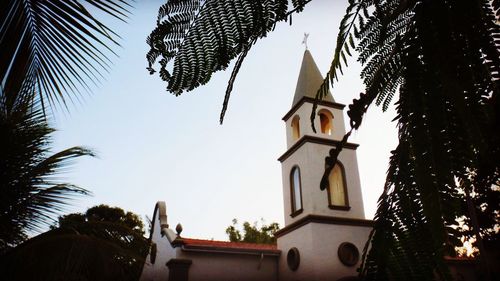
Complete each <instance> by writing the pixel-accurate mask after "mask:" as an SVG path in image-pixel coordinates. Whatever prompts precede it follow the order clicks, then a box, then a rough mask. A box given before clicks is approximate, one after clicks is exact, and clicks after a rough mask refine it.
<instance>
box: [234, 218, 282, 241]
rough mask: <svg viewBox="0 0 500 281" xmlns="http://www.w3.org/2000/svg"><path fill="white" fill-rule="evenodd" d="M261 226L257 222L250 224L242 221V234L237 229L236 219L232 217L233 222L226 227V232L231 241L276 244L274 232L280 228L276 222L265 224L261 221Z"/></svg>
mask: <svg viewBox="0 0 500 281" xmlns="http://www.w3.org/2000/svg"><path fill="white" fill-rule="evenodd" d="M261 224H262V226H260V227H259V226H258V224H257V222H254V224H253V225H251V224H250V223H249V222H247V221H246V222H244V223H243V235H242V234H241V231H240V230H239V229H238V228H239V227H238V221H237V220H236V219H233V224H232V225H230V226H228V227H227V228H226V234H227V236H228V238H229V241H231V242H246V243H259V244H276V237H274V234H275V233H276V232H277V231H278V230H279V229H280V227H279V225H278V223H276V222H273V223H271V224H269V225H266V224H265V223H264V221H263V220H262V221H261Z"/></svg>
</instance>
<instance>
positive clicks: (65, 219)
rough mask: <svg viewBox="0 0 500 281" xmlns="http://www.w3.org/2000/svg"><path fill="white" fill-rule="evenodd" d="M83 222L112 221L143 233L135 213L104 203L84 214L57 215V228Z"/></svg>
mask: <svg viewBox="0 0 500 281" xmlns="http://www.w3.org/2000/svg"><path fill="white" fill-rule="evenodd" d="M85 222H109V223H114V224H118V225H122V226H124V227H126V228H128V229H130V230H131V231H134V232H136V233H137V234H138V235H141V236H143V235H144V223H143V222H142V220H141V218H140V217H139V216H138V215H137V214H134V213H132V212H125V211H124V210H123V209H122V208H119V207H110V206H108V205H104V204H101V205H98V206H94V207H92V208H89V209H88V210H87V211H86V212H85V213H84V214H82V213H72V214H68V215H64V216H61V217H59V228H71V227H75V226H77V225H79V224H83V223H85Z"/></svg>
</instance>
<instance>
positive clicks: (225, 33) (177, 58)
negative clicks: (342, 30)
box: [146, 0, 310, 123]
mask: <svg viewBox="0 0 500 281" xmlns="http://www.w3.org/2000/svg"><path fill="white" fill-rule="evenodd" d="M309 1H310V0H309ZM309 1H307V0H294V1H292V5H290V4H289V3H288V0H263V1H248V0H215V1H214V0H184V1H183V0H173V1H167V3H166V4H164V5H162V6H161V7H160V10H159V12H158V20H157V27H156V28H155V29H154V30H153V31H152V32H151V34H150V35H149V36H148V39H147V43H148V44H149V46H150V47H151V50H150V51H149V52H148V54H147V56H146V57H147V60H148V63H149V67H148V70H149V71H150V73H151V74H153V73H154V72H155V70H154V68H153V65H154V64H155V62H157V61H158V62H159V64H160V71H159V75H160V77H161V79H162V80H164V81H165V82H167V91H169V92H171V93H173V94H175V95H176V96H177V95H180V94H182V93H183V92H184V91H190V90H193V89H194V88H196V87H199V86H201V85H204V84H205V83H207V82H208V81H209V80H210V78H211V76H212V73H214V72H217V71H219V70H225V69H226V68H227V67H228V66H229V63H230V61H231V60H232V59H234V58H236V57H238V59H237V61H236V64H235V66H234V69H233V71H232V74H231V78H230V79H229V83H228V86H227V89H226V96H225V98H224V103H223V109H222V112H221V116H220V122H221V123H222V121H223V119H224V114H225V111H226V108H227V104H228V101H229V96H230V94H231V91H232V88H233V84H234V81H235V79H236V75H237V73H238V71H239V69H240V67H241V65H242V63H243V60H244V59H245V56H246V55H247V53H248V51H249V50H250V48H251V47H252V46H253V44H255V42H256V41H257V39H259V38H263V37H266V36H267V33H268V32H270V31H272V30H273V29H274V28H275V26H276V23H277V22H279V21H285V20H287V19H290V21H291V14H292V13H294V12H297V11H301V10H302V9H303V7H304V5H305V4H306V3H308V2H309ZM289 6H291V7H292V8H293V9H292V10H290V11H288V9H289ZM172 60H174V62H173V71H169V70H168V69H167V65H168V64H169V63H170V62H171V61H172Z"/></svg>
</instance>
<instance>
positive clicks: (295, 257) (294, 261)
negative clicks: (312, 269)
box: [286, 247, 300, 271]
mask: <svg viewBox="0 0 500 281" xmlns="http://www.w3.org/2000/svg"><path fill="white" fill-rule="evenodd" d="M286 263H287V264H288V267H289V268H290V269H291V270H293V271H295V270H297V268H299V264H300V254H299V250H298V249H297V248H295V247H293V248H291V249H290V250H288V254H287V255H286Z"/></svg>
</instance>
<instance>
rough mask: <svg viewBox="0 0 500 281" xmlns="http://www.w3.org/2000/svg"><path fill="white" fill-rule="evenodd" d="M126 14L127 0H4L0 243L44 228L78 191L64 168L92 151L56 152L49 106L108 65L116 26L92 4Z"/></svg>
mask: <svg viewBox="0 0 500 281" xmlns="http://www.w3.org/2000/svg"><path fill="white" fill-rule="evenodd" d="M89 7H91V8H92V9H95V10H99V11H101V12H103V13H106V14H109V15H111V16H113V17H115V18H117V19H119V20H122V21H124V20H125V19H126V17H127V15H128V10H127V8H128V7H129V5H128V4H127V3H126V2H125V1H112V0H106V1H85V3H83V4H82V3H80V2H79V1H76V0H70V1H59V0H47V1H34V0H14V1H2V2H1V3H0V49H1V50H2V52H1V54H0V135H1V138H0V140H1V145H0V151H1V154H0V187H1V191H2V197H1V199H0V201H1V205H0V251H4V250H5V249H7V248H9V247H11V246H14V245H16V244H18V243H19V242H21V241H23V240H25V239H26V237H27V234H28V232H31V231H35V232H36V231H40V230H41V228H42V227H43V226H44V225H50V224H51V223H52V222H53V220H54V218H55V216H56V215H57V214H58V213H59V212H60V211H61V210H62V208H63V206H64V205H66V204H68V202H69V201H68V199H70V198H72V197H73V196H75V195H78V194H88V191H86V190H85V189H82V188H80V187H77V186H74V185H71V184H69V183H66V182H63V181H61V179H60V178H59V177H57V175H58V174H59V173H60V172H62V171H64V170H65V168H67V167H68V165H70V164H71V162H72V160H73V159H74V158H76V157H80V156H84V155H90V156H91V155H93V154H92V152H91V151H90V150H88V149H85V148H82V147H73V148H69V149H66V150H64V151H61V152H57V153H55V154H52V153H51V151H50V145H51V137H50V136H51V133H52V132H53V131H54V129H52V128H51V127H50V126H49V123H48V120H47V115H46V110H47V109H49V108H50V107H49V105H51V106H55V105H62V106H65V105H66V104H67V100H70V101H71V100H73V99H76V98H79V95H80V94H81V93H82V91H88V90H89V89H90V83H96V82H97V81H98V80H99V77H101V76H102V72H103V71H107V70H108V69H109V61H110V60H109V58H108V57H109V55H110V54H114V53H113V51H112V49H111V48H110V47H109V46H107V43H112V44H117V41H116V38H117V37H118V36H117V35H116V34H115V33H114V32H113V31H112V30H110V29H109V28H108V27H106V26H105V25H104V24H103V23H101V22H100V21H99V20H97V19H96V18H95V17H93V16H92V15H91V14H90V13H89V11H88V10H87V8H89Z"/></svg>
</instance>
